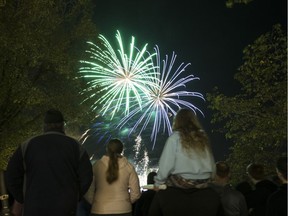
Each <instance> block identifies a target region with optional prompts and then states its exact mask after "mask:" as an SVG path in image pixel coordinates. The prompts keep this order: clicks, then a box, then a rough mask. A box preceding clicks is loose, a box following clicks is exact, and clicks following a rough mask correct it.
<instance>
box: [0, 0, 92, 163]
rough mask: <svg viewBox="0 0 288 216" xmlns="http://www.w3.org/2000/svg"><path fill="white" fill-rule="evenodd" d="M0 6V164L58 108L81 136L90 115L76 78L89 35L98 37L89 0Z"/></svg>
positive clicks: (14, 1)
mask: <svg viewBox="0 0 288 216" xmlns="http://www.w3.org/2000/svg"><path fill="white" fill-rule="evenodd" d="M1 6H2V7H0V32H1V34H0V50H1V52H0V101H1V104H0V158H1V161H0V167H1V168H5V166H6V163H7V159H8V157H9V156H10V155H11V153H12V152H13V151H14V149H15V148H16V147H17V145H19V144H20V143H21V142H23V141H24V139H26V138H27V137H29V136H31V135H33V134H36V133H39V132H40V131H41V130H42V127H39V125H42V118H43V114H44V112H45V111H46V109H47V108H50V107H55V108H59V109H60V110H61V111H63V113H64V114H65V117H66V118H67V119H69V120H70V121H69V122H67V124H68V126H69V128H70V129H71V130H70V131H69V132H70V133H73V135H75V136H76V132H77V130H79V125H81V124H82V123H83V124H84V123H85V122H86V123H87V122H88V121H89V118H91V117H89V116H88V115H87V114H89V109H88V108H89V104H82V105H81V106H80V104H81V101H82V100H83V98H82V97H81V95H80V94H79V92H80V91H81V89H82V85H83V83H82V81H81V80H80V79H75V78H74V77H75V76H76V75H77V71H78V68H79V59H80V58H81V56H80V55H82V54H81V53H83V52H78V51H79V50H82V49H83V50H84V46H85V42H86V40H91V39H95V38H96V37H97V31H96V27H95V25H94V24H93V22H92V11H93V5H92V3H91V2H90V1H89V0H57V1H56V0H55V1H54V0H52V1H38V0H29V1H27V0H11V1H6V2H5V4H3V5H1Z"/></svg>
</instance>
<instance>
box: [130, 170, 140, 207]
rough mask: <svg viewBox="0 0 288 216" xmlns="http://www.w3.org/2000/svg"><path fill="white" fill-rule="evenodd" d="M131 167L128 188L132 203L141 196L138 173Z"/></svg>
mask: <svg viewBox="0 0 288 216" xmlns="http://www.w3.org/2000/svg"><path fill="white" fill-rule="evenodd" d="M131 167H132V172H131V174H130V177H129V189H130V202H131V203H132V204H133V203H135V202H136V201H137V200H138V199H139V198H140V196H141V191H140V184H139V178H138V175H137V173H136V171H135V169H134V167H133V166H132V165H131Z"/></svg>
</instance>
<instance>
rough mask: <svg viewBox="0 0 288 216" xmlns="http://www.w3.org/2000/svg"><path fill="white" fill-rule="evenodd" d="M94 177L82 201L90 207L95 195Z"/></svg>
mask: <svg viewBox="0 0 288 216" xmlns="http://www.w3.org/2000/svg"><path fill="white" fill-rule="evenodd" d="M95 190H96V187H95V177H94V176H93V181H92V183H91V185H90V187H89V189H88V191H87V193H86V194H85V195H84V199H85V200H86V201H87V202H88V203H89V204H90V205H92V203H93V199H94V194H95Z"/></svg>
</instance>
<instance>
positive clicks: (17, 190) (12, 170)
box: [5, 146, 25, 204]
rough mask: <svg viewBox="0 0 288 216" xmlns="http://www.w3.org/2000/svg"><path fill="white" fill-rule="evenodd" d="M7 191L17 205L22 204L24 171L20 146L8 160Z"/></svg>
mask: <svg viewBox="0 0 288 216" xmlns="http://www.w3.org/2000/svg"><path fill="white" fill-rule="evenodd" d="M5 175H6V180H7V182H6V183H7V190H8V191H9V192H10V193H11V194H12V197H13V198H14V199H15V200H16V201H17V203H21V204H22V203H23V201H24V195H23V184H24V175H25V169H24V164H23V156H22V150H21V146H20V147H18V148H17V149H16V151H15V152H14V154H13V155H12V157H11V158H10V160H9V162H8V166H7V170H6V173H5Z"/></svg>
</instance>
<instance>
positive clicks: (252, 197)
mask: <svg viewBox="0 0 288 216" xmlns="http://www.w3.org/2000/svg"><path fill="white" fill-rule="evenodd" d="M246 170H247V174H248V176H249V178H250V179H251V181H252V183H253V184H254V186H255V189H254V190H252V191H251V192H250V193H247V194H246V195H245V199H246V202H247V207H248V210H249V213H250V215H252V216H263V215H265V210H266V202H267V199H268V197H269V196H270V195H271V194H272V193H273V192H275V191H276V190H277V185H276V184H274V183H273V182H272V181H270V180H268V179H265V173H264V166H263V165H262V164H257V163H251V164H249V165H248V166H247V169H246Z"/></svg>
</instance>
